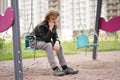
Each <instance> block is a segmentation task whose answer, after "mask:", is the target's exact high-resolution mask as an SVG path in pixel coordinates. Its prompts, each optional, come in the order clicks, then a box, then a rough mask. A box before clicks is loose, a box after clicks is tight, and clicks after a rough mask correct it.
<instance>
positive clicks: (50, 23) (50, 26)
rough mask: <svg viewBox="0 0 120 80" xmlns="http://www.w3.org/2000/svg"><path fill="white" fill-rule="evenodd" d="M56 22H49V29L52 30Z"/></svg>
mask: <svg viewBox="0 0 120 80" xmlns="http://www.w3.org/2000/svg"><path fill="white" fill-rule="evenodd" d="M54 25H55V23H53V22H49V29H50V30H51V31H52V30H53V28H54Z"/></svg>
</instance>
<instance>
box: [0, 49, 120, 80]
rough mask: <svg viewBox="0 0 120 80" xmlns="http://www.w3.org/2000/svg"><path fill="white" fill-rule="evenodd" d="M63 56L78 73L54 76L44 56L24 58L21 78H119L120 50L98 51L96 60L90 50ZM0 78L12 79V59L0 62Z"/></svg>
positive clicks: (99, 79)
mask: <svg viewBox="0 0 120 80" xmlns="http://www.w3.org/2000/svg"><path fill="white" fill-rule="evenodd" d="M65 57H66V60H67V62H68V65H69V66H71V67H73V68H75V69H78V70H79V73H78V74H76V75H65V76H62V77H58V76H54V75H53V74H52V70H51V68H50V66H49V64H48V61H47V58H46V57H44V58H36V60H34V59H24V60H23V74H24V76H23V80H120V51H113V52H98V57H97V60H92V52H90V53H89V52H88V53H87V54H85V53H84V52H83V53H81V54H75V55H65ZM57 62H58V61H57ZM0 80H14V66H13V61H1V62H0Z"/></svg>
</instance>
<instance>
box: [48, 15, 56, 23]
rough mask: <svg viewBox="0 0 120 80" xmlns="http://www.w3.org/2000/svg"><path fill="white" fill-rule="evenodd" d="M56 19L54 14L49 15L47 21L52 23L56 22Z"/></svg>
mask: <svg viewBox="0 0 120 80" xmlns="http://www.w3.org/2000/svg"><path fill="white" fill-rule="evenodd" d="M56 20H57V17H56V16H54V15H51V16H50V18H49V20H48V22H52V23H54V24H56Z"/></svg>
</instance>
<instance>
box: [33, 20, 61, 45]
mask: <svg viewBox="0 0 120 80" xmlns="http://www.w3.org/2000/svg"><path fill="white" fill-rule="evenodd" d="M56 29H57V26H56V25H55V26H54V28H53V30H52V31H50V30H49V25H48V22H47V21H45V20H44V21H42V22H41V23H40V24H38V25H37V26H36V27H35V29H34V31H33V33H34V34H35V36H36V40H37V41H45V42H47V43H48V42H53V43H55V41H59V38H58V34H57V31H56ZM59 42H60V41H59Z"/></svg>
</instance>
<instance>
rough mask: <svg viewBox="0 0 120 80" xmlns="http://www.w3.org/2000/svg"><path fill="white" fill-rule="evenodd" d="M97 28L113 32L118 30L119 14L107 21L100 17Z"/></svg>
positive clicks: (119, 25)
mask: <svg viewBox="0 0 120 80" xmlns="http://www.w3.org/2000/svg"><path fill="white" fill-rule="evenodd" d="M99 29H101V30H104V31H106V32H115V31H117V30H120V16H116V17H113V18H111V19H110V20H108V21H105V19H104V18H103V17H101V18H100V26H99Z"/></svg>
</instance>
